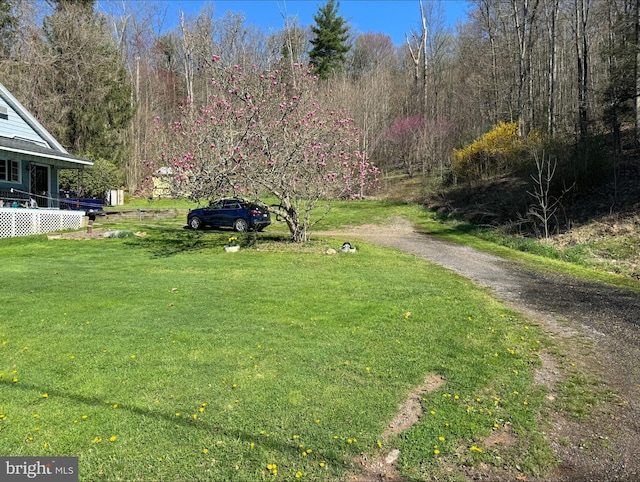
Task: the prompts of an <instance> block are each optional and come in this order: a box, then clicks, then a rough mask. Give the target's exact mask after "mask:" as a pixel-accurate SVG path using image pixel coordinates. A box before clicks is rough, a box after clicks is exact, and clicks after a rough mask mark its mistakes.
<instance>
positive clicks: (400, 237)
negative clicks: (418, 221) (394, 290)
mask: <svg viewBox="0 0 640 482" xmlns="http://www.w3.org/2000/svg"><path fill="white" fill-rule="evenodd" d="M323 234H327V233H323ZM338 234H339V236H340V237H343V238H344V237H346V238H345V239H349V240H351V241H352V240H354V239H361V240H363V241H366V242H371V243H375V244H381V245H384V246H388V247H394V248H397V249H400V250H402V251H405V252H408V253H411V254H414V255H416V256H418V257H420V258H422V259H425V260H428V261H430V262H433V263H437V264H439V265H441V266H444V267H445V268H447V269H450V270H452V271H454V272H456V273H458V274H460V275H462V276H464V277H466V278H469V279H471V280H473V281H474V282H476V283H477V284H478V285H480V286H483V287H486V288H488V289H490V290H491V291H492V293H493V295H494V296H495V297H496V298H499V299H500V300H501V301H503V302H504V303H505V304H506V305H507V306H509V307H510V308H511V309H514V310H515V311H519V312H520V313H523V314H524V315H526V316H527V317H528V318H529V319H531V320H532V321H535V322H537V323H539V324H540V325H541V326H542V327H543V328H544V329H545V331H547V332H548V334H549V336H550V338H552V339H553V340H554V342H555V344H556V346H557V353H553V354H551V353H549V354H546V355H545V356H543V357H541V358H542V360H543V362H544V366H543V368H542V370H540V372H539V373H538V374H537V377H538V379H539V381H541V382H542V383H544V384H545V385H547V387H548V389H549V394H548V396H547V399H548V401H549V403H548V424H549V425H548V427H547V433H546V435H545V436H546V438H547V439H548V440H549V443H550V444H551V446H552V448H553V449H554V451H555V453H556V454H557V456H558V458H559V466H558V468H557V469H556V471H555V472H554V473H553V474H551V475H550V477H548V478H547V479H546V480H553V481H575V480H584V481H586V480H593V481H608V480H640V445H639V444H638V443H637V441H638V440H639V439H640V294H638V293H633V292H629V291H625V290H622V289H618V288H613V287H610V286H606V285H603V284H599V283H594V282H587V281H583V280H579V279H577V278H573V277H570V276H565V275H559V274H557V273H550V272H547V271H542V270H535V269H532V268H530V267H524V266H523V265H521V264H518V263H515V262H511V261H506V260H503V259H501V258H498V257H496V256H493V255H489V254H486V253H482V252H479V251H476V250H474V249H472V248H469V247H466V246H460V245H455V244H450V243H445V242H442V241H438V240H436V239H433V238H431V237H429V236H427V235H425V234H422V233H418V232H415V231H414V230H413V229H412V228H411V226H410V225H409V224H408V223H402V222H400V223H396V224H395V225H393V226H386V227H382V226H360V227H357V228H354V229H351V230H348V231H340V232H334V233H331V235H334V236H337V235H338ZM483 470H484V472H483ZM468 475H469V476H470V477H472V478H473V480H476V477H477V478H478V480H484V478H485V477H488V478H489V479H491V480H500V479H502V480H514V475H513V474H511V475H510V474H505V473H495V471H494V469H490V468H486V469H485V468H482V467H480V468H477V469H475V470H474V471H473V472H471V471H470V472H469V474H468ZM528 480H531V479H528Z"/></svg>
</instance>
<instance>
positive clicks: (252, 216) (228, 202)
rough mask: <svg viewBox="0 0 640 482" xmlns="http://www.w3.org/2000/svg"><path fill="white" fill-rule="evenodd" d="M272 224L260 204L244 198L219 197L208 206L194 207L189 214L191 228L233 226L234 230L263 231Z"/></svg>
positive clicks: (188, 223) (188, 221)
mask: <svg viewBox="0 0 640 482" xmlns="http://www.w3.org/2000/svg"><path fill="white" fill-rule="evenodd" d="M269 224H271V217H270V216H269V213H268V212H267V211H266V210H265V209H263V208H261V207H260V206H258V205H256V204H253V203H251V202H249V201H245V200H243V199H219V200H218V201H213V202H211V203H210V204H209V206H208V207H206V208H198V209H192V210H190V211H189V214H188V215H187V225H188V226H189V227H190V228H191V229H201V228H204V227H205V226H210V227H214V228H233V230H234V231H238V232H244V231H254V230H255V231H262V230H263V229H264V228H266V227H267V226H269Z"/></svg>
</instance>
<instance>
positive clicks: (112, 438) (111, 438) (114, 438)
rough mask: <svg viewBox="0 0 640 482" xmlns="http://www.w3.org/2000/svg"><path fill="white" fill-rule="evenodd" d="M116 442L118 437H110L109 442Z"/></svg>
mask: <svg viewBox="0 0 640 482" xmlns="http://www.w3.org/2000/svg"><path fill="white" fill-rule="evenodd" d="M116 440H118V437H117V436H115V435H112V436H111V437H109V442H115V441H116Z"/></svg>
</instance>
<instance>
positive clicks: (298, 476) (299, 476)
mask: <svg viewBox="0 0 640 482" xmlns="http://www.w3.org/2000/svg"><path fill="white" fill-rule="evenodd" d="M301 477H302V472H300V471H299V470H298V471H297V472H296V479H299V478H301Z"/></svg>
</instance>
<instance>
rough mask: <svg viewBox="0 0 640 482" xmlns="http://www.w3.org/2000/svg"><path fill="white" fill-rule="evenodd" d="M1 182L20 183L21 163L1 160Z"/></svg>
mask: <svg viewBox="0 0 640 482" xmlns="http://www.w3.org/2000/svg"><path fill="white" fill-rule="evenodd" d="M0 181H7V182H15V183H19V182H20V163H19V162H18V161H7V160H5V159H0Z"/></svg>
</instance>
